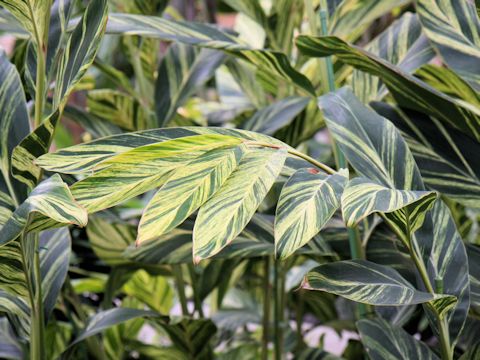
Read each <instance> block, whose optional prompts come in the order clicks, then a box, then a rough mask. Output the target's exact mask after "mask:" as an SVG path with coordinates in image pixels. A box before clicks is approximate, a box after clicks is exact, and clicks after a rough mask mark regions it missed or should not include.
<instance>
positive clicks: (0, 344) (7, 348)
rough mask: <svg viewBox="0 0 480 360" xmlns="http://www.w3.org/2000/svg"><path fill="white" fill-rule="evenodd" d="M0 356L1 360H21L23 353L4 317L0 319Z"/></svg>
mask: <svg viewBox="0 0 480 360" xmlns="http://www.w3.org/2000/svg"><path fill="white" fill-rule="evenodd" d="M0 356H1V357H2V359H12V360H14V359H21V358H22V357H23V351H22V347H21V345H20V343H19V342H18V340H17V338H16V336H15V333H14V330H13V329H12V326H11V325H10V323H9V322H8V319H7V318H6V317H2V318H0Z"/></svg>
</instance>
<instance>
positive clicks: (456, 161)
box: [372, 102, 480, 207]
mask: <svg viewBox="0 0 480 360" xmlns="http://www.w3.org/2000/svg"><path fill="white" fill-rule="evenodd" d="M372 107H373V108H374V109H375V110H376V111H377V112H378V113H379V114H380V115H382V116H384V117H386V118H388V119H389V120H390V121H392V122H393V123H394V124H395V126H396V127H397V128H398V129H399V130H400V131H401V132H402V134H403V135H404V138H405V140H406V141H407V143H408V146H409V148H410V149H411V151H412V154H413V156H414V157H415V161H416V163H417V164H418V167H419V169H420V172H421V174H422V178H423V180H424V181H425V184H426V185H427V186H428V187H430V188H433V189H435V190H437V191H439V192H441V193H442V194H444V195H446V196H448V197H451V198H453V199H455V200H456V201H459V202H461V203H462V204H465V205H468V206H472V207H478V206H479V201H480V172H479V169H480V163H479V157H478V156H477V154H478V153H479V152H480V144H479V143H478V142H477V141H475V140H473V139H471V138H470V137H469V136H467V135H466V134H464V133H463V132H461V131H458V130H457V129H454V128H452V127H450V126H447V125H444V124H442V123H441V122H439V121H438V120H435V119H434V118H431V117H429V116H428V115H424V114H422V113H419V112H416V111H413V110H408V109H402V108H398V107H394V106H392V105H389V104H386V103H379V102H376V103H373V104H372Z"/></svg>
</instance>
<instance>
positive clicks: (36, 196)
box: [0, 174, 88, 245]
mask: <svg viewBox="0 0 480 360" xmlns="http://www.w3.org/2000/svg"><path fill="white" fill-rule="evenodd" d="M34 213H40V214H42V215H44V216H47V217H49V218H50V219H52V220H54V221H56V222H58V223H61V224H76V225H79V226H85V225H86V224H87V220H88V217H87V213H86V211H85V209H84V208H83V207H81V206H80V205H79V204H78V203H77V202H76V201H75V199H74V198H73V197H72V194H71V193H70V191H69V189H68V186H67V185H66V184H65V183H64V182H63V181H62V179H61V178H60V176H59V175H57V174H55V175H53V176H52V177H51V178H49V179H47V180H45V181H43V182H41V183H40V184H39V185H38V186H37V187H36V188H35V189H33V191H32V192H31V193H30V195H29V197H28V198H27V200H25V202H24V203H23V204H21V205H20V206H19V207H18V208H17V209H16V210H15V211H14V212H13V214H12V216H11V218H10V219H8V220H7V222H6V223H5V225H4V226H3V227H2V228H1V229H0V239H1V240H0V245H5V244H7V243H9V242H10V241H13V240H15V239H16V238H17V237H18V236H19V235H20V234H21V233H22V231H23V230H24V228H25V226H26V225H27V223H28V221H29V218H30V216H31V215H33V214H34Z"/></svg>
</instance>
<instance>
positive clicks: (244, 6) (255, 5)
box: [223, 0, 269, 28]
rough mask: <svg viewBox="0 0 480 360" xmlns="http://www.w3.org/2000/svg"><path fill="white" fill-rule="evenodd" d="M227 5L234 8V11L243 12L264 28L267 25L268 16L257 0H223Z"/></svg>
mask: <svg viewBox="0 0 480 360" xmlns="http://www.w3.org/2000/svg"><path fill="white" fill-rule="evenodd" d="M223 2H224V3H226V4H227V5H228V6H230V7H231V8H232V9H234V10H235V11H236V12H239V13H243V14H245V15H247V16H248V17H249V18H251V19H252V20H255V21H256V22H257V23H259V24H260V25H262V27H264V28H266V27H268V26H269V24H268V18H267V15H266V14H265V11H264V10H263V8H262V6H261V5H260V3H259V1H258V0H250V1H237V0H224V1H223Z"/></svg>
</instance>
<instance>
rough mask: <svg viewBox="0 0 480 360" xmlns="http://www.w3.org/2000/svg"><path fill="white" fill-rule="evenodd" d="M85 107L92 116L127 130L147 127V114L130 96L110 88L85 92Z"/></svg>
mask: <svg viewBox="0 0 480 360" xmlns="http://www.w3.org/2000/svg"><path fill="white" fill-rule="evenodd" d="M87 109H88V111H89V113H90V114H91V115H93V116H97V117H99V118H100V119H103V120H107V121H109V122H111V123H112V124H115V125H118V126H120V127H121V128H123V129H127V130H144V129H146V128H147V116H148V114H146V112H145V110H144V109H143V108H142V106H141V105H140V104H139V102H138V101H137V100H136V99H134V98H133V97H132V96H130V95H128V94H125V93H123V92H121V91H117V90H112V89H95V90H91V91H89V92H88V93H87Z"/></svg>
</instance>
